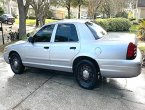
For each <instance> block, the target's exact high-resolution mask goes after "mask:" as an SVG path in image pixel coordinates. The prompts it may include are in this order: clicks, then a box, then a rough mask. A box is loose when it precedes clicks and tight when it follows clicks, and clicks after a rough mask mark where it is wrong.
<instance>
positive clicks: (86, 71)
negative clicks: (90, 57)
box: [83, 70, 90, 79]
mask: <svg viewBox="0 0 145 110" xmlns="http://www.w3.org/2000/svg"><path fill="white" fill-rule="evenodd" d="M89 75H90V73H89V72H88V70H84V71H83V77H84V79H88V78H89Z"/></svg>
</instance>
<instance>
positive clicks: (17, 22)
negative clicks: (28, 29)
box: [15, 19, 56, 26]
mask: <svg viewBox="0 0 145 110" xmlns="http://www.w3.org/2000/svg"><path fill="white" fill-rule="evenodd" d="M55 21H56V20H52V19H46V21H45V23H46V24H47V23H51V22H55ZM15 24H19V20H18V19H15ZM35 24H36V20H35V19H27V20H26V25H29V26H34V25H35Z"/></svg>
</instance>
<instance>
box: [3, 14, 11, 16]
mask: <svg viewBox="0 0 145 110" xmlns="http://www.w3.org/2000/svg"><path fill="white" fill-rule="evenodd" d="M3 15H6V16H12V15H11V14H3Z"/></svg>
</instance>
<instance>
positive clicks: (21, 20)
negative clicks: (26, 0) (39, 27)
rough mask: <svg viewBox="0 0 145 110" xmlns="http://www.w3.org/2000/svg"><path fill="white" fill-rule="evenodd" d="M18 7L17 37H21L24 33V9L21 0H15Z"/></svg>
mask: <svg viewBox="0 0 145 110" xmlns="http://www.w3.org/2000/svg"><path fill="white" fill-rule="evenodd" d="M17 2H18V9H19V38H20V39H21V38H22V37H23V36H25V35H26V12H25V11H26V10H25V7H24V4H23V0H17Z"/></svg>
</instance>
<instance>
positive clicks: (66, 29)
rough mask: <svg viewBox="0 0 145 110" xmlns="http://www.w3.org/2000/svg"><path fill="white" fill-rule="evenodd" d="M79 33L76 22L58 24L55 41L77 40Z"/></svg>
mask: <svg viewBox="0 0 145 110" xmlns="http://www.w3.org/2000/svg"><path fill="white" fill-rule="evenodd" d="M76 41H78V35H77V31H76V27H75V25H74V24H58V28H57V31H56V35H55V42H76Z"/></svg>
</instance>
